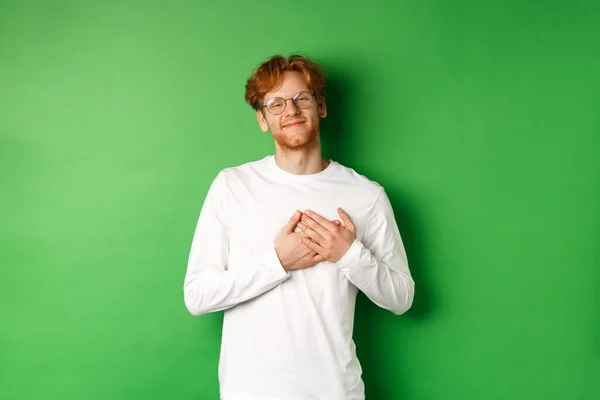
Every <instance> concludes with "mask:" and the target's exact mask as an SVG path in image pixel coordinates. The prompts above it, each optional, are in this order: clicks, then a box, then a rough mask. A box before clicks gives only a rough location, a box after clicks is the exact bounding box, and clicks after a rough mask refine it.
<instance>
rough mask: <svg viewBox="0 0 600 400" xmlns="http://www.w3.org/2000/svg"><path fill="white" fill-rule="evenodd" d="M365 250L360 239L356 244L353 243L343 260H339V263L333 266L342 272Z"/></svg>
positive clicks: (355, 240) (356, 240)
mask: <svg viewBox="0 0 600 400" xmlns="http://www.w3.org/2000/svg"><path fill="white" fill-rule="evenodd" d="M364 248H365V246H364V245H363V244H362V243H361V242H360V241H359V240H358V239H354V242H352V244H351V245H350V248H349V249H348V251H347V252H346V254H344V255H343V256H342V258H340V259H339V260H338V262H335V263H333V265H335V266H336V267H338V268H339V269H341V270H343V269H345V268H346V267H348V265H350V264H351V263H352V261H354V259H355V258H357V257H358V255H359V254H360V252H361V251H362V249H364Z"/></svg>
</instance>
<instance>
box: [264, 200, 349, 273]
mask: <svg viewBox="0 0 600 400" xmlns="http://www.w3.org/2000/svg"><path fill="white" fill-rule="evenodd" d="M338 214H339V216H340V218H341V219H342V221H343V225H342V224H341V223H340V221H337V220H333V221H329V220H327V219H325V218H323V217H322V216H320V215H319V214H317V213H315V212H313V211H310V210H307V211H306V212H304V213H301V212H300V211H296V213H294V215H293V216H292V217H291V218H290V220H289V221H288V223H287V224H286V225H285V226H284V227H283V229H282V230H281V232H280V233H279V235H278V236H277V237H276V238H275V251H276V252H277V256H278V257H279V261H280V262H281V265H282V266H283V268H284V269H285V270H286V271H290V270H297V269H303V268H308V267H311V266H313V265H315V264H317V263H319V262H321V261H325V260H326V261H330V262H338V261H339V260H340V259H341V258H342V257H343V256H344V254H346V252H347V251H348V249H349V248H350V246H351V245H352V243H353V242H354V240H355V239H356V227H355V226H354V224H353V223H352V220H351V219H350V216H348V214H346V212H344V211H343V210H342V209H341V208H338ZM296 227H298V228H299V229H300V232H294V230H295V229H296Z"/></svg>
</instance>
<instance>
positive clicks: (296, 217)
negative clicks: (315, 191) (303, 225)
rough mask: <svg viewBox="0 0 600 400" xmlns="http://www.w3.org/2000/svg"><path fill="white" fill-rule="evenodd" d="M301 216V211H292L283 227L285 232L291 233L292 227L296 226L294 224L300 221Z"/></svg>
mask: <svg viewBox="0 0 600 400" xmlns="http://www.w3.org/2000/svg"><path fill="white" fill-rule="evenodd" d="M301 216H302V213H301V212H300V211H298V210H296V212H295V213H294V215H292V218H290V220H289V221H288V223H287V224H286V225H285V226H284V227H283V229H284V230H285V231H286V232H287V233H293V232H294V229H295V228H296V225H297V224H298V221H300V217H301Z"/></svg>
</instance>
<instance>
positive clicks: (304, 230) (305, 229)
mask: <svg viewBox="0 0 600 400" xmlns="http://www.w3.org/2000/svg"><path fill="white" fill-rule="evenodd" d="M313 224H316V222H314V221H313ZM298 227H299V228H300V230H301V231H302V233H304V234H306V236H308V237H309V238H310V239H312V240H314V241H315V242H317V243H319V244H325V243H326V242H327V239H325V238H324V237H323V236H321V235H320V234H319V233H318V232H316V231H315V230H314V229H312V228H311V227H310V226H308V224H306V223H305V222H300V223H299V224H298ZM321 229H322V228H321Z"/></svg>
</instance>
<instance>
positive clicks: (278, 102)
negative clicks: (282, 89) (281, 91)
mask: <svg viewBox="0 0 600 400" xmlns="http://www.w3.org/2000/svg"><path fill="white" fill-rule="evenodd" d="M313 96H315V93H314V92H309V91H308V90H304V91H302V92H298V93H296V94H295V95H294V97H292V98H290V99H284V98H283V97H272V98H270V99H269V100H267V104H265V105H264V106H261V107H260V108H266V109H267V110H268V111H269V112H270V113H271V114H273V115H279V114H281V113H282V112H284V111H285V107H286V106H287V101H288V100H292V102H293V103H294V105H295V106H296V107H298V108H302V109H305V108H308V107H310V105H311V104H312V99H313ZM315 98H316V97H315Z"/></svg>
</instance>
